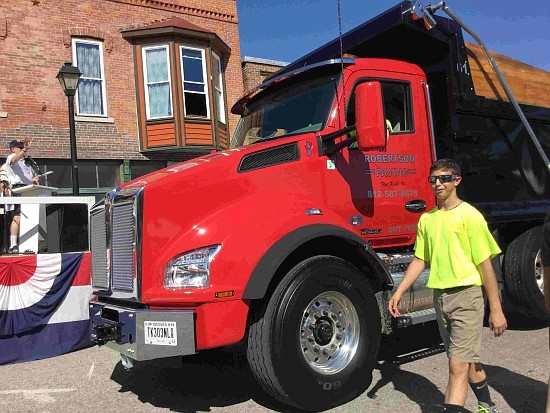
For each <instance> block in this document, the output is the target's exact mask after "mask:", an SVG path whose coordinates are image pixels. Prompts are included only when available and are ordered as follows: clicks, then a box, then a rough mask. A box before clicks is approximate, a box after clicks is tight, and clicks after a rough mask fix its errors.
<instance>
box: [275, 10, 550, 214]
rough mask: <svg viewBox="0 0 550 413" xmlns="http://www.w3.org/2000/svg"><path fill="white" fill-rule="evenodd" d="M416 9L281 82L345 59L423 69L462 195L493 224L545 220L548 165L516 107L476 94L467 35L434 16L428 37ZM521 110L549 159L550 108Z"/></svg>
mask: <svg viewBox="0 0 550 413" xmlns="http://www.w3.org/2000/svg"><path fill="white" fill-rule="evenodd" d="M413 4H414V3H413V2H410V1H405V2H402V3H400V4H398V5H397V6H395V7H393V8H391V9H389V10H387V11H386V12H384V13H382V14H381V15H379V16H377V17H375V18H373V19H371V20H369V21H367V22H366V23H364V24H362V25H360V26H358V27H357V28H355V29H353V30H351V31H349V32H348V33H345V34H344V35H343V36H342V51H341V49H340V39H338V38H337V39H334V40H332V41H330V42H329V43H327V44H326V45H324V46H322V47H320V48H318V49H316V50H314V51H313V52H311V53H309V54H307V55H305V56H304V57H302V58H300V59H298V60H296V61H294V62H292V63H291V64H289V65H288V66H286V67H285V68H283V69H282V70H281V71H279V72H277V73H276V74H275V75H274V76H277V75H280V74H283V73H285V72H290V71H292V70H294V69H298V68H300V67H303V66H306V65H310V64H313V63H316V62H321V61H325V60H328V59H333V58H338V57H340V56H341V52H343V53H344V54H352V55H355V56H357V57H379V58H389V59H396V60H401V61H406V62H410V63H415V64H417V65H418V66H420V67H421V68H422V69H423V70H424V71H425V73H426V75H427V77H428V83H429V86H430V92H431V100H432V111H433V118H434V128H435V136H436V151H437V157H438V158H443V157H453V158H455V159H457V160H458V161H459V162H460V163H461V165H462V168H463V176H464V184H463V185H461V188H462V193H461V194H460V195H461V196H462V197H463V198H464V199H466V200H467V201H469V202H471V203H473V204H474V205H476V206H477V207H478V208H480V209H481V210H482V211H483V212H484V214H485V215H486V217H487V218H488V220H489V221H493V222H496V221H515V220H522V219H532V218H540V217H542V216H544V214H545V213H546V211H547V210H548V209H549V208H550V176H549V172H548V165H546V164H545V162H544V160H543V158H542V157H541V155H540V154H539V152H537V150H536V147H535V145H534V144H533V142H532V141H531V139H530V137H529V135H528V133H527V131H526V129H525V127H524V126H523V125H522V123H521V122H520V119H519V116H518V115H517V113H516V111H515V110H514V108H513V106H512V104H511V103H509V102H504V101H500V100H493V99H486V98H483V97H480V96H477V95H476V94H475V89H474V85H473V82H472V77H471V75H470V70H469V66H468V56H467V53H466V52H467V50H466V46H465V43H464V38H463V34H462V29H461V27H460V26H459V25H458V24H457V23H456V22H454V21H453V20H450V19H448V18H443V17H440V16H434V17H435V19H436V22H437V24H436V26H435V27H434V28H433V29H431V30H429V31H427V30H426V29H425V28H424V26H423V24H422V22H421V21H414V20H413V19H412V18H411V14H410V10H411V7H412V6H413ZM474 29H475V28H474ZM458 68H461V70H459V69H458ZM521 108H522V110H523V112H524V114H525V116H526V118H527V119H528V120H529V123H530V125H531V127H532V129H533V131H534V132H535V135H536V136H537V138H538V141H539V143H540V145H541V146H542V148H543V150H544V151H545V153H546V154H547V155H546V156H547V157H548V155H549V154H550V108H542V107H535V106H528V105H521Z"/></svg>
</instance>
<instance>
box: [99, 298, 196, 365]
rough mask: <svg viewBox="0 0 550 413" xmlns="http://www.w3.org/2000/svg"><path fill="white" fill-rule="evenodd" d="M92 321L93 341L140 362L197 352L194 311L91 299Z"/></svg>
mask: <svg viewBox="0 0 550 413" xmlns="http://www.w3.org/2000/svg"><path fill="white" fill-rule="evenodd" d="M90 320H91V322H92V333H91V339H92V341H94V342H95V343H97V344H99V345H103V344H105V346H107V347H109V348H111V349H113V350H115V351H117V352H119V353H120V354H123V355H125V356H128V357H131V358H132V359H134V360H137V361H142V360H153V359H158V358H164V357H174V356H186V355H189V354H195V353H196V346H195V322H194V320H195V318H194V313H193V311H160V310H148V309H143V310H141V309H129V308H123V307H119V306H115V305H111V304H106V303H100V302H92V303H90Z"/></svg>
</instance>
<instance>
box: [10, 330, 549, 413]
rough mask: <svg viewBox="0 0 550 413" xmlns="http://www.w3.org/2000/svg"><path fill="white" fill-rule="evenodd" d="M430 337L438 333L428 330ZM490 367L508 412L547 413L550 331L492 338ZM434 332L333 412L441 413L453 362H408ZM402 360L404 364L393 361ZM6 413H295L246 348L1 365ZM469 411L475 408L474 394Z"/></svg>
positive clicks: (416, 337)
mask: <svg viewBox="0 0 550 413" xmlns="http://www.w3.org/2000/svg"><path fill="white" fill-rule="evenodd" d="M429 331H432V330H429ZM483 340H484V342H483V343H484V345H483V348H484V351H483V359H484V363H485V366H486V371H487V373H488V375H489V383H490V386H491V392H492V396H493V399H494V401H496V402H497V404H498V405H499V407H500V409H501V412H503V413H507V412H521V413H544V405H545V400H546V387H547V385H546V383H547V380H548V372H549V361H550V360H549V354H550V352H549V349H548V340H549V337H548V329H536V330H530V331H507V332H506V333H505V334H504V336H502V337H500V338H495V337H493V336H492V335H491V333H490V331H489V330H488V329H487V328H485V329H484V337H483ZM431 341H432V338H430V333H429V332H427V330H426V329H424V330H422V329H419V330H416V331H415V330H411V331H409V332H408V333H407V334H404V335H402V336H401V337H400V338H399V340H392V341H391V342H388V341H386V342H384V343H383V346H384V347H383V349H384V350H383V352H382V354H381V361H380V364H379V367H378V369H376V370H375V372H374V375H373V381H372V384H371V386H370V387H369V389H368V390H367V391H366V392H365V393H364V394H363V395H361V396H360V397H359V398H357V399H355V400H353V401H352V402H350V403H348V404H346V405H343V406H340V407H338V408H335V409H332V410H329V411H330V412H342V413H348V412H349V413H355V412H382V413H383V412H396V411H397V412H401V413H414V412H434V411H438V409H437V406H438V405H441V404H442V402H443V395H444V392H445V386H446V383H447V359H446V356H445V354H444V353H441V352H436V354H434V355H430V356H428V357H423V358H417V357H415V356H403V355H402V353H408V352H409V351H410V350H411V349H416V347H418V348H422V346H425V345H426V343H427V342H431ZM393 353H399V354H401V356H400V357H399V358H398V359H399V360H401V363H395V362H390V361H388V359H390V358H392V357H394V356H395V354H393ZM0 378H1V379H0V412H2V413H7V412H9V413H12V412H13V413H19V412H34V413H47V412H52V413H53V412H78V413H88V412H90V413H92V412H94V413H99V412H101V413H104V412H116V413H141V412H234V413H237V412H239V413H242V412H253V413H257V412H270V411H277V412H292V411H293V410H292V409H289V408H287V407H285V406H284V405H281V404H278V403H277V402H274V401H273V400H271V399H270V398H268V397H267V396H266V395H265V394H264V393H263V392H262V391H261V390H260V389H259V388H258V387H257V385H256V383H255V382H254V379H253V377H252V375H251V373H250V371H249V370H248V366H247V364H246V360H245V358H244V354H243V351H242V349H240V348H238V347H237V348H234V349H223V350H212V351H208V352H203V353H201V354H199V355H196V356H193V357H190V358H186V359H184V360H183V363H182V365H178V363H175V364H174V363H173V361H170V362H169V363H167V362H166V361H164V362H160V361H157V362H146V363H145V362H144V363H141V364H140V365H139V366H137V367H136V368H135V369H133V370H131V371H127V370H125V369H124V367H123V366H122V365H121V363H120V360H119V357H118V355H117V354H115V353H114V352H112V351H111V350H109V349H107V348H105V347H101V348H99V347H91V348H88V349H84V350H80V351H77V352H74V353H71V354H66V355H63V356H59V357H55V358H50V359H46V360H39V361H33V362H28V363H19V364H12V365H4V366H0ZM466 407H467V408H469V409H471V410H473V409H474V408H475V399H474V397H473V394H472V393H471V392H470V395H469V398H468V402H467V405H466Z"/></svg>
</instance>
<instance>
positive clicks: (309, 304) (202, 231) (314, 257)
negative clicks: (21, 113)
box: [90, 1, 550, 411]
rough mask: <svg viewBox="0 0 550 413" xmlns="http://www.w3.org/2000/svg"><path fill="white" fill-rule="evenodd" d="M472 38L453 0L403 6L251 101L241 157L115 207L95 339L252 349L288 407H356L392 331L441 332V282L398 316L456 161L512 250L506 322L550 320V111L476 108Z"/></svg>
mask: <svg viewBox="0 0 550 413" xmlns="http://www.w3.org/2000/svg"><path fill="white" fill-rule="evenodd" d="M437 9H441V10H443V11H445V12H447V14H448V15H449V16H450V17H451V18H447V17H442V16H436V15H435V11H436V10H437ZM461 26H462V27H461ZM462 28H464V29H465V30H467V29H466V27H465V26H464V25H463V23H461V22H460V21H459V19H458V18H457V17H456V16H453V15H452V12H451V11H450V10H449V9H448V8H447V7H446V6H445V5H444V4H442V3H440V4H439V5H437V6H434V7H431V6H427V7H422V5H420V4H419V3H416V2H409V1H405V2H403V3H400V4H398V5H397V6H395V7H394V8H392V9H390V10H388V11H386V12H384V13H383V14H381V15H379V16H378V17H376V18H373V19H372V20H369V21H368V22H366V23H364V24H363V25H361V26H359V27H357V28H356V29H354V30H352V31H350V32H348V33H346V34H344V35H343V36H341V37H339V38H338V39H335V40H334V41H332V42H329V43H328V44H326V45H325V46H323V47H321V48H319V49H317V50H315V51H313V52H311V53H309V54H308V55H306V56H304V57H303V58H301V59H299V60H297V61H296V62H293V63H291V64H290V65H288V66H287V67H285V68H283V69H282V70H281V71H280V72H278V73H277V74H275V75H274V76H273V77H272V78H270V79H268V80H267V81H266V82H265V83H264V84H262V85H260V86H259V87H258V88H257V89H256V90H254V91H252V92H250V93H248V94H247V95H246V96H244V97H243V98H242V99H240V100H239V101H238V102H237V103H236V104H235V105H234V107H233V109H232V111H233V112H234V113H238V114H241V115H242V119H241V121H240V123H239V126H238V128H237V131H236V133H235V135H234V136H233V145H232V148H231V149H229V150H225V151H220V152H216V153H212V154H209V155H206V156H203V157H200V158H197V159H193V160H189V161H186V162H183V163H180V164H177V165H174V166H171V167H168V168H166V169H163V170H160V171H157V172H154V173H151V174H149V175H146V176H143V177H140V178H138V179H137V180H134V181H131V182H129V183H126V184H124V185H121V186H120V187H119V188H116V189H115V190H113V191H112V192H110V193H109V194H107V195H106V197H105V200H104V202H101V203H99V204H97V205H96V206H95V207H94V208H93V210H92V212H91V217H90V231H91V252H92V271H93V281H92V283H93V287H94V297H93V300H92V301H91V303H90V311H91V318H92V322H93V331H92V338H93V339H94V340H95V341H96V342H97V343H98V344H105V345H107V346H108V347H110V348H112V349H114V350H116V351H118V352H120V354H121V355H122V359H123V363H124V364H125V365H126V366H131V365H132V363H133V361H135V360H137V361H140V360H151V359H158V358H165V357H181V356H186V355H191V354H194V353H197V352H199V351H201V350H205V349H211V348H216V347H222V346H228V345H231V344H235V343H239V342H245V343H246V347H247V359H248V362H249V365H250V368H251V370H252V372H253V374H254V376H255V377H256V378H257V380H258V382H259V383H260V384H261V385H262V387H263V388H264V389H265V390H266V391H267V392H268V393H269V394H270V395H271V396H273V397H274V398H276V399H278V400H280V401H282V402H284V403H286V404H288V405H291V406H294V407H298V408H300V409H305V410H312V411H315V410H324V409H327V408H330V407H332V406H336V405H339V404H342V403H345V402H347V401H349V400H351V399H353V398H354V397H356V396H358V395H359V394H361V393H362V392H363V391H364V390H365V389H366V388H367V387H368V386H369V384H370V382H371V380H372V371H373V369H374V367H375V362H376V360H377V357H378V352H379V347H380V342H381V335H382V334H393V333H394V332H395V331H397V329H399V328H407V327H408V326H410V325H414V324H418V323H426V322H429V321H433V320H434V319H435V316H434V310H433V306H432V300H431V292H430V291H429V290H428V289H426V287H425V285H426V281H427V277H428V274H429V270H426V271H425V273H423V274H422V276H421V277H420V278H419V280H418V281H417V282H416V283H415V285H414V286H413V287H412V288H411V289H410V291H409V292H408V295H407V296H406V297H404V299H403V300H402V303H401V306H402V308H401V313H402V314H403V316H402V317H400V318H399V319H396V320H393V319H391V317H389V315H388V313H387V310H386V308H387V300H388V299H389V297H390V296H391V293H392V290H393V289H394V288H395V286H396V285H398V284H399V282H400V281H401V280H402V277H403V274H404V270H405V269H406V267H407V264H408V262H409V261H410V260H411V259H412V257H413V254H414V251H413V246H414V242H415V237H416V224H417V221H418V219H419V217H420V214H421V213H422V212H423V211H428V210H430V209H431V208H433V207H434V206H435V205H436V203H435V198H434V196H433V194H432V191H431V188H430V185H429V183H428V179H427V178H428V169H429V166H430V164H431V163H432V162H433V161H434V160H435V159H437V158H442V157H453V158H456V159H457V160H458V161H459V162H460V163H461V164H462V167H463V180H464V182H463V185H461V187H462V189H463V193H461V194H460V195H461V197H462V198H463V199H465V200H467V201H468V202H470V203H472V204H473V205H475V206H476V207H477V208H479V209H480V210H481V211H482V212H483V213H484V215H485V217H486V218H487V220H488V222H489V225H490V228H491V230H492V231H494V235H495V237H496V239H497V240H498V242H499V244H500V246H501V248H502V250H503V251H504V252H505V253H504V254H503V256H502V257H501V258H500V259H499V260H496V261H495V266H496V268H497V271H498V275H499V282H500V284H501V286H502V292H503V295H504V296H505V298H506V305H507V309H511V310H514V311H519V312H523V313H524V315H526V316H528V317H530V318H532V319H538V320H547V316H548V314H547V313H546V311H545V310H544V304H543V296H542V292H541V286H542V281H541V276H542V274H541V271H542V269H541V266H540V259H539V255H540V254H539V250H540V243H541V223H542V220H543V218H544V215H545V213H546V211H547V210H548V208H549V207H550V199H549V198H550V197H549V195H550V186H549V185H550V180H549V165H548V159H547V155H546V154H548V153H549V150H550V147H549V145H550V109H548V107H542V106H537V105H534V104H519V103H517V101H516V100H515V99H513V96H512V93H509V92H510V89H509V87H508V85H507V84H506V83H504V84H503V87H504V90H505V93H506V95H509V97H510V98H511V101H507V99H505V98H504V99H501V98H500V96H493V97H486V96H482V95H480V94H479V90H481V89H482V88H481V86H479V87H478V85H476V84H475V78H476V76H474V73H473V70H474V68H473V64H472V62H473V61H477V60H476V59H475V56H478V55H475V51H474V52H472V50H474V48H473V47H467V45H466V43H465V42H464V37H463V32H462ZM481 49H483V47H482V48H481ZM479 50H480V49H478V52H479ZM489 57H490V59H489V61H490V62H491V64H492V63H494V62H493V60H492V56H489ZM480 67H481V66H480ZM496 67H497V66H496ZM497 68H498V67H497ZM533 70H535V69H534V68H533ZM540 72H541V73H547V72H543V71H540ZM491 76H493V74H492V73H491V74H490V76H478V78H481V79H482V81H483V82H487V81H488V80H487V79H490V78H491ZM500 77H502V76H500ZM493 78H494V76H493ZM535 78H536V79H540V78H541V77H540V76H533V77H532V79H533V81H536V80H535ZM512 86H513V87H512V88H514V85H512ZM547 86H548V85H547ZM498 87H501V86H498ZM488 89H489V90H492V91H493V92H495V90H497V89H495V88H488ZM539 90H540V87H539ZM540 95H543V93H541V94H540ZM548 95H550V93H548V94H546V96H548ZM400 331H401V332H403V331H406V330H400Z"/></svg>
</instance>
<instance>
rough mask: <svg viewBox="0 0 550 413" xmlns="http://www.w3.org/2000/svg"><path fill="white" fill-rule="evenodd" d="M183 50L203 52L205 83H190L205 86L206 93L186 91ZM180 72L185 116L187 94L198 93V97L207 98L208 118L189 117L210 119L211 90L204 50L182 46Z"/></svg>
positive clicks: (203, 76)
mask: <svg viewBox="0 0 550 413" xmlns="http://www.w3.org/2000/svg"><path fill="white" fill-rule="evenodd" d="M183 49H189V50H198V51H200V52H201V59H202V78H203V79H204V83H198V82H193V81H191V80H189V81H188V82H189V83H195V84H197V85H198V84H204V93H201V92H193V91H186V90H185V74H184V70H183ZM180 70H181V90H182V94H183V107H184V114H185V116H187V104H186V102H185V93H196V94H198V95H202V94H204V95H205V96H206V118H203V117H202V116H197V115H189V116H191V117H196V118H199V119H210V97H209V88H208V77H207V73H208V72H207V71H206V53H205V51H204V49H203V48H201V47H195V46H190V45H181V46H180Z"/></svg>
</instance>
